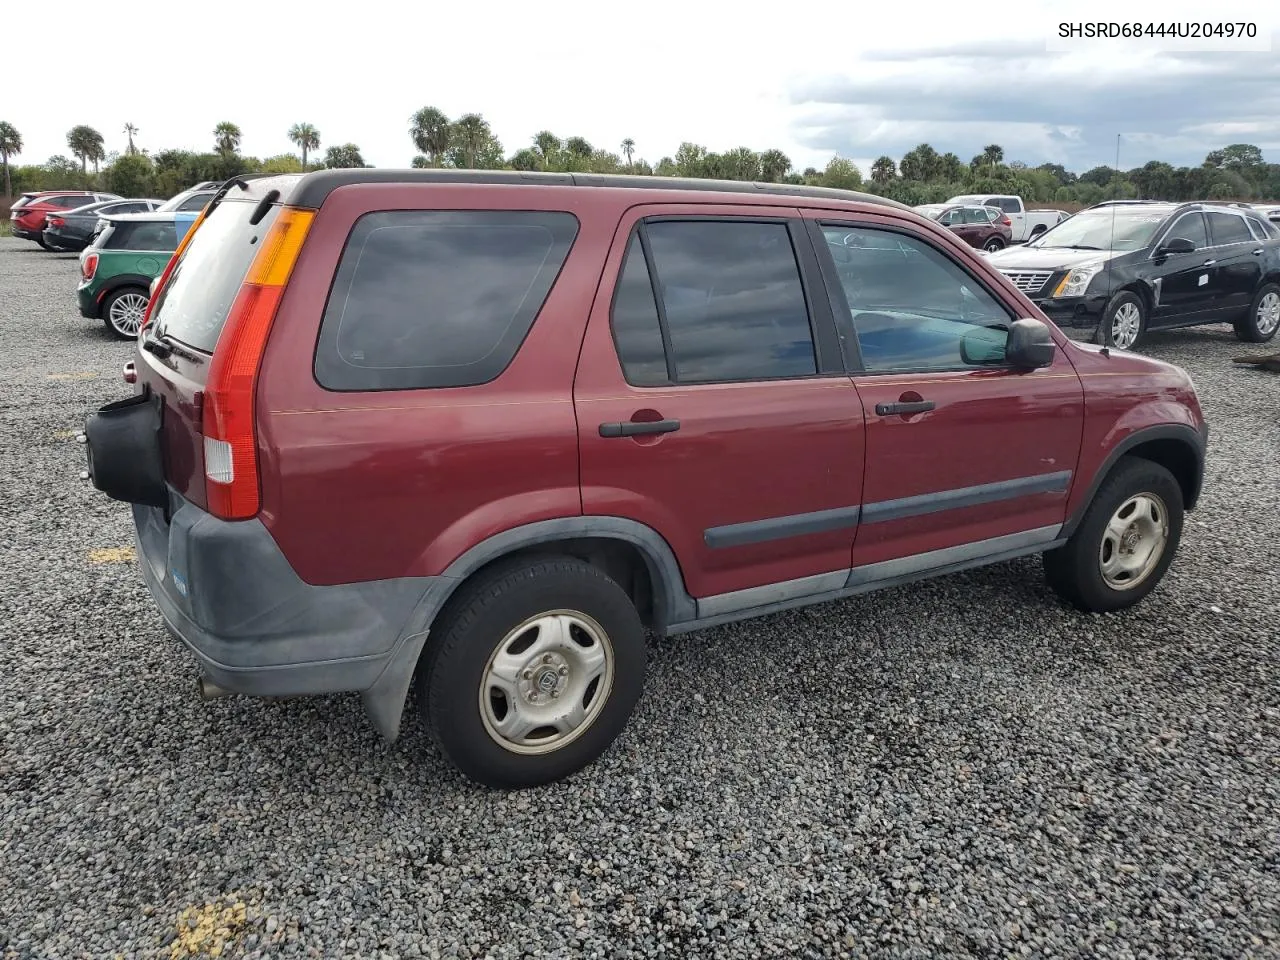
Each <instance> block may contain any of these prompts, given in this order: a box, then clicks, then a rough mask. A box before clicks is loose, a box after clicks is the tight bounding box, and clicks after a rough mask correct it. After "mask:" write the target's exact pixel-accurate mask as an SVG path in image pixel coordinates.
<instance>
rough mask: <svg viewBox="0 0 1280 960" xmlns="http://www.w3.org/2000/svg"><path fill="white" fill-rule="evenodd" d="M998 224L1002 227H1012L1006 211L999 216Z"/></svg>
mask: <svg viewBox="0 0 1280 960" xmlns="http://www.w3.org/2000/svg"><path fill="white" fill-rule="evenodd" d="M1000 226H1002V227H1012V226H1013V221H1012V220H1010V219H1009V215H1008V214H1007V213H1006V214H1005V215H1004V216H1003V217H1001V218H1000Z"/></svg>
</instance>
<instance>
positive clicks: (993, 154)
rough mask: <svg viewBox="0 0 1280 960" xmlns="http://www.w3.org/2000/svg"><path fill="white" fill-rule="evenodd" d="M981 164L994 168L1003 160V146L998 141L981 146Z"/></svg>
mask: <svg viewBox="0 0 1280 960" xmlns="http://www.w3.org/2000/svg"><path fill="white" fill-rule="evenodd" d="M981 156H982V163H983V166H986V167H990V168H995V167H997V166H999V165H1000V164H1001V163H1003V162H1004V147H1002V146H1000V144H998V143H989V144H987V145H986V146H985V147H983V148H982V154H981Z"/></svg>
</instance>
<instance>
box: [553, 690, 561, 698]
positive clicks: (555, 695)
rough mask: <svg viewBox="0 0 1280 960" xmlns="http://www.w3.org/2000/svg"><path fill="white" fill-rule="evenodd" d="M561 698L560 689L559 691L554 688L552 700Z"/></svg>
mask: <svg viewBox="0 0 1280 960" xmlns="http://www.w3.org/2000/svg"><path fill="white" fill-rule="evenodd" d="M559 698H560V691H559V690H552V691H551V699H552V700H558V699H559Z"/></svg>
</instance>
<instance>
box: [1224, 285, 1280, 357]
mask: <svg viewBox="0 0 1280 960" xmlns="http://www.w3.org/2000/svg"><path fill="white" fill-rule="evenodd" d="M1277 329H1280V285H1277V284H1274V283H1266V284H1263V285H1262V288H1261V289H1260V290H1259V291H1258V292H1257V294H1255V295H1254V298H1253V303H1252V304H1250V305H1249V312H1248V313H1247V314H1245V316H1244V317H1243V318H1241V319H1240V320H1237V321H1236V323H1235V330H1236V336H1237V337H1239V338H1240V339H1241V340H1243V341H1244V342H1245V343H1266V342H1267V341H1268V340H1270V339H1271V338H1272V337H1274V336H1275V335H1276V330H1277Z"/></svg>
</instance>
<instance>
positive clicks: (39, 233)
mask: <svg viewBox="0 0 1280 960" xmlns="http://www.w3.org/2000/svg"><path fill="white" fill-rule="evenodd" d="M13 235H14V236H15V237H17V238H19V239H20V240H35V241H37V242H40V243H43V242H44V231H43V230H28V229H27V228H26V227H22V226H19V225H18V224H16V223H15V224H13Z"/></svg>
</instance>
